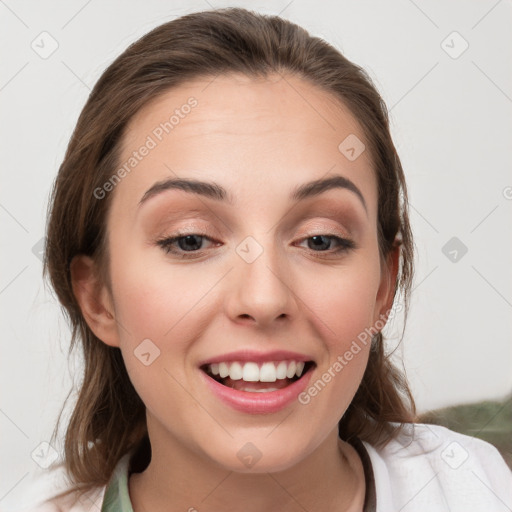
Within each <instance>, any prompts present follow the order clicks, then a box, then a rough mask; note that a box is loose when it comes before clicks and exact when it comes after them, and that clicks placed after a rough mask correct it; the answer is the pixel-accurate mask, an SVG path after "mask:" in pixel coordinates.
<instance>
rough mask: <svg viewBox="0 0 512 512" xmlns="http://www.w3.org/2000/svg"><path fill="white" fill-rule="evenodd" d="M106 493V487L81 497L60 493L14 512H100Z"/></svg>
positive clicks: (75, 494) (74, 494)
mask: <svg viewBox="0 0 512 512" xmlns="http://www.w3.org/2000/svg"><path fill="white" fill-rule="evenodd" d="M104 493H105V487H98V488H95V489H93V490H90V491H88V492H86V493H83V494H81V495H79V494H77V493H71V494H68V495H66V496H61V495H60V493H59V494H57V495H54V496H50V497H47V498H45V499H43V500H39V501H38V502H36V503H34V504H33V505H31V506H26V507H23V508H21V509H16V510H14V511H12V512H99V510H101V506H102V502H103V496H104Z"/></svg>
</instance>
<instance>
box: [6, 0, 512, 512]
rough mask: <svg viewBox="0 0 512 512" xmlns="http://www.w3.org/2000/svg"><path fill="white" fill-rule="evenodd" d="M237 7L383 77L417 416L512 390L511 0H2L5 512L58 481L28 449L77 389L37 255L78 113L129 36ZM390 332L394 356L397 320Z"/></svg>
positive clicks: (43, 437) (379, 81)
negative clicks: (398, 170)
mask: <svg viewBox="0 0 512 512" xmlns="http://www.w3.org/2000/svg"><path fill="white" fill-rule="evenodd" d="M231 5H240V6H243V7H247V8H250V9H254V10H256V11H259V12H262V13H269V14H280V15H281V16H283V17H285V18H288V19H290V20H292V21H294V22H296V23H298V24H300V25H302V26H304V27H305V28H306V29H308V30H309V31H310V32H311V33H312V34H313V35H318V36H321V37H323V38H325V39H326V40H328V41H329V42H331V43H332V44H334V45H335V46H336V47H338V48H339V49H340V50H341V51H342V52H343V53H344V54H345V55H346V56H347V57H348V58H349V59H350V60H352V61H354V62H356V63H357V64H359V65H361V66H363V67H364V68H365V69H366V70H367V71H368V72H369V74H370V76H371V77H372V79H373V80H374V82H375V84H376V86H377V88H378V89H379V91H380V93H381V94H382V96H383V98H384V100H385V102H386V103H387V105H388V108H389V109H390V116H391V124H392V134H393V136H394V140H395V143H396V145H397V148H398V151H399V154H400V157H401V159H402V163H403V166H404V169H405V172H406V176H407V179H408V185H409V192H410V207H411V217H412V219H411V220H412V225H413V230H414V233H415V237H416V245H417V263H416V264H417V271H416V279H415V290H414V293H413V301H412V310H411V314H410V317H409V321H408V326H407V330H406V335H405V338H404V341H403V342H402V344H401V345H400V346H399V348H398V349H397V350H396V352H395V355H397V356H398V357H399V358H403V360H404V364H405V368H406V370H407V375H408V378H409V380H410V383H411V387H412V389H413V392H414V395H415V398H416V401H417V405H418V408H419V410H420V411H425V410H427V409H429V408H434V407H440V406H444V405H449V404H456V403H466V402H472V401H477V400H482V399H501V398H503V397H504V396H505V395H506V394H507V393H509V392H510V391H511V390H512V372H511V370H510V368H511V360H512V343H511V318H512V286H511V282H512V279H511V277H512V266H511V264H510V262H511V261H512V254H511V253H512V244H511V243H510V238H511V237H510V234H511V229H510V228H511V222H510V220H511V213H512V175H511V172H510V169H511V163H512V151H511V142H512V116H511V114H512V73H511V65H510V63H511V62H512V30H511V20H512V4H511V2H510V1H508V2H507V1H496V0H491V1H473V2H468V1H452V2H449V3H448V2H441V1H432V2H420V1H419V0H418V1H416V2H413V1H412V0H402V1H388V2H379V1H377V0H375V1H361V0H359V1H355V0H354V1H341V2H340V1H339V0H337V1H334V0H331V1H324V2H322V3H321V7H319V5H320V3H319V2H318V3H314V2H312V1H305V0H292V1H289V0H284V1H275V2H245V3H244V2H239V3H236V2H217V1H216V2H213V1H208V2H207V1H197V2H177V1H172V2H161V1H156V0H154V1H150V0H146V1H144V2H135V1H124V2H122V3H121V2H113V1H107V2H105V1H103V2H99V1H98V0H89V1H67V2H64V1H61V2H56V1H55V2H50V1H44V2H35V1H32V2H14V1H13V0H5V1H0V34H1V35H0V37H1V38H2V48H3V50H4V51H3V52H2V57H3V59H2V65H1V75H0V91H1V93H0V101H1V108H2V110H1V112H2V117H3V122H2V124H1V128H0V130H1V133H0V144H1V151H0V155H1V167H0V168H1V193H0V229H1V231H0V237H1V244H2V251H1V262H0V263H1V267H0V268H1V274H0V312H1V332H2V358H1V364H2V368H1V377H0V378H1V389H2V394H1V398H0V413H1V414H0V425H1V429H2V430H1V432H2V436H1V447H0V464H1V465H2V469H3V471H2V474H3V478H2V479H0V508H1V509H2V510H8V509H11V508H12V507H14V506H19V505H21V504H23V503H25V502H28V501H30V499H31V498H32V496H33V495H35V494H37V493H39V492H41V486H42V483H41V482H42V480H41V479H40V478H39V477H40V476H44V475H45V471H44V469H41V468H40V467H39V466H38V464H37V463H36V460H37V457H36V456H34V457H33V456H32V455H31V454H33V453H37V451H38V450H39V451H41V450H45V449H47V447H45V445H43V447H41V445H40V443H42V442H45V441H49V439H50V435H51V432H52V430H53V426H54V422H55V420H56V417H57V414H58V412H59V410H60V407H61V405H62V403H63V401H64V399H65V397H66V395H67V393H68V391H69V389H70V386H71V385H72V383H73V382H75V383H79V380H80V377H79V370H80V360H71V361H70V362H69V364H68V360H67V357H66V354H67V346H68V341H69V330H68V327H67V325H66V322H65V320H64V317H63V316H62V315H61V312H60V307H59V305H58V303H57V301H56V299H55V298H54V297H53V296H52V294H51V293H49V292H48V291H47V290H45V287H44V285H43V281H42V277H41V269H42V265H41V261H40V258H39V257H38V248H40V240H41V238H42V237H43V235H44V227H45V214H46V207H47V201H48V193H49V191H50V187H51V184H52V181H53V179H54V177H55V175H56V172H57V169H58V166H59V164H60V162H61V160H62V158H63V155H64V151H65V148H66V145H67V142H68V140H69V137H70V135H71V132H72V129H73V127H74V124H75V122H76V120H77V117H78V114H79V112H80V110H81V108H82V106H83V104H84V102H85V100H86V98H87V96H88V94H89V92H90V90H91V88H92V86H93V85H94V83H95V82H96V80H97V79H98V78H99V76H100V74H101V72H102V71H103V70H104V69H105V68H106V66H107V65H108V64H109V63H110V62H111V61H112V60H113V59H114V58H115V57H116V56H117V55H119V54H120V53H121V52H122V51H123V50H124V49H125V48H126V47H127V46H128V44H129V43H131V42H133V41H134V40H136V39H138V38H139V37H140V36H142V35H143V34H145V33H146V32H148V31H149V30H150V29H152V28H153V27H155V26H157V25H159V24H161V23H163V22H165V21H169V20H171V19H173V18H175V17H177V16H180V15H183V14H186V13H188V12H192V11H197V10H205V9H209V8H214V7H225V6H231ZM44 31H46V32H48V33H49V34H50V36H45V35H43V36H41V35H40V34H41V33H42V32H44ZM454 31H455V32H457V33H458V35H457V34H453V32H454ZM53 40H54V41H56V43H54V42H53ZM52 44H58V48H57V49H56V50H55V51H54V53H53V54H51V55H50V56H46V55H42V56H41V52H43V51H49V50H50V49H51V45H52ZM466 44H467V45H469V46H468V48H467V49H466V50H465V51H464V52H462V53H461V51H462V50H463V49H464V48H465V46H466ZM32 46H34V47H35V48H36V49H37V51H35V49H33V47H32ZM38 52H39V53H38ZM43 57H47V58H43ZM453 237H456V238H457V240H455V241H452V242H451V243H450V244H449V245H446V244H447V243H448V242H449V241H450V240H451V239H452V238H453ZM38 244H39V245H38ZM453 244H454V245H453ZM461 244H464V246H465V247H466V248H467V253H465V254H462V251H461V247H462V245H461ZM454 250H456V251H457V257H456V260H455V261H453V260H454V258H455V253H454V252H453V251H454ZM389 327H390V328H389V329H388V333H389V334H390V335H391V336H392V339H391V341H390V347H391V348H392V347H393V346H394V345H395V344H396V341H397V339H398V338H397V335H398V333H399V322H393V323H392V324H391V325H390V326H389ZM54 449H55V450H56V452H57V453H60V452H61V449H62V446H55V447H54ZM34 450H36V451H35V452H34ZM52 453H53V452H52ZM50 455H51V453H50ZM36 478H37V479H38V481H39V482H40V483H39V484H38V485H34V484H32V481H33V480H34V479H36Z"/></svg>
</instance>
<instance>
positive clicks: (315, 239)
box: [302, 235, 356, 254]
mask: <svg viewBox="0 0 512 512" xmlns="http://www.w3.org/2000/svg"><path fill="white" fill-rule="evenodd" d="M308 241H311V243H309V242H308ZM302 242H303V243H304V242H308V248H309V249H311V250H313V252H329V253H330V254H338V253H340V252H345V251H349V250H351V249H355V247H356V244H355V243H354V242H353V241H352V240H349V239H348V238H342V237H340V236H336V235H313V236H310V237H307V238H304V239H303V240H302ZM333 242H334V244H335V245H337V248H336V249H334V250H332V249H331V246H332V245H333Z"/></svg>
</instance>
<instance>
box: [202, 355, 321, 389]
mask: <svg viewBox="0 0 512 512" xmlns="http://www.w3.org/2000/svg"><path fill="white" fill-rule="evenodd" d="M315 366H316V363H315V362H314V361H295V360H282V361H267V362H263V363H262V362H255V361H229V362H219V363H212V364H204V365H202V366H201V367H200V369H201V370H202V371H203V372H204V373H205V374H206V375H207V376H208V377H209V378H211V379H213V380H215V381H216V382H218V383H219V384H221V385H223V386H225V387H227V388H231V389H234V390H237V391H246V392H250V393H269V392H272V391H278V390H281V389H284V388H286V387H288V386H290V385H292V384H293V383H294V382H297V381H298V380H301V379H303V378H304V376H305V375H306V374H308V373H310V372H311V371H312V370H313V369H314V368H315Z"/></svg>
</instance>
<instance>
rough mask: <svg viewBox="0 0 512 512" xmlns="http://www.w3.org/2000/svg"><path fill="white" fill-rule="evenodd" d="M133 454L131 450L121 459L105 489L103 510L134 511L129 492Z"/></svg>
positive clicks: (114, 511) (112, 511)
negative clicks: (129, 472) (129, 475)
mask: <svg viewBox="0 0 512 512" xmlns="http://www.w3.org/2000/svg"><path fill="white" fill-rule="evenodd" d="M132 455H133V454H132V453H131V452H130V453H127V454H126V455H124V456H123V457H122V458H121V459H119V462H118V463H117V466H116V467H115V469H114V473H113V474H112V478H111V479H110V482H109V483H108V486H107V489H106V491H105V497H104V498H103V505H102V506H101V512H133V508H132V503H131V501H130V494H129V492H128V469H129V467H128V466H129V463H130V458H131V456H132Z"/></svg>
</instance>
